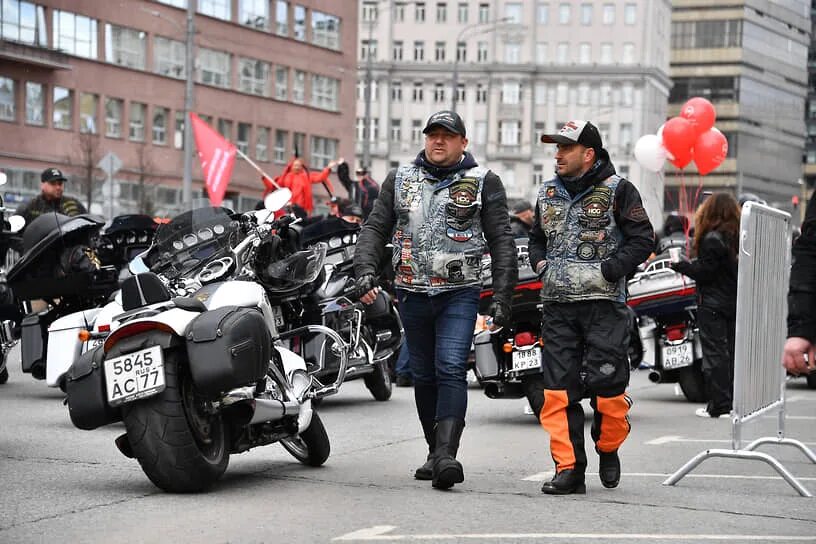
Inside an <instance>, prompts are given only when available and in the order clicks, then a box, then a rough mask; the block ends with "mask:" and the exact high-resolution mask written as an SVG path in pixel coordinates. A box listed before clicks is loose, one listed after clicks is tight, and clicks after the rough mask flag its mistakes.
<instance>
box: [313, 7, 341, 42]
mask: <svg viewBox="0 0 816 544" xmlns="http://www.w3.org/2000/svg"><path fill="white" fill-rule="evenodd" d="M312 43H313V44H315V45H317V46H320V47H327V48H328V49H340V18H339V17H336V16H334V15H329V14H328V13H323V12H322V11H316V10H313V11H312Z"/></svg>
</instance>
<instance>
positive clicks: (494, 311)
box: [487, 299, 513, 327]
mask: <svg viewBox="0 0 816 544" xmlns="http://www.w3.org/2000/svg"><path fill="white" fill-rule="evenodd" d="M487 315H489V316H491V317H492V318H493V323H494V324H495V325H496V326H497V327H509V326H510V324H511V322H512V320H513V309H512V308H511V307H510V305H509V304H507V303H505V302H502V301H500V300H495V299H494V300H493V301H492V302H491V303H490V306H488V307H487Z"/></svg>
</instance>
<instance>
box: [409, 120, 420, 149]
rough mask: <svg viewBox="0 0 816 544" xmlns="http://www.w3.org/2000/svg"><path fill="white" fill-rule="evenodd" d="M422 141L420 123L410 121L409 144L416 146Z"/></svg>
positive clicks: (418, 121)
mask: <svg viewBox="0 0 816 544" xmlns="http://www.w3.org/2000/svg"><path fill="white" fill-rule="evenodd" d="M421 141H422V121H421V120H419V119H412V120H411V143H412V144H418V143H419V142H421Z"/></svg>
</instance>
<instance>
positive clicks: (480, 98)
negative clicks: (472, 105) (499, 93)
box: [476, 83, 487, 104]
mask: <svg viewBox="0 0 816 544" xmlns="http://www.w3.org/2000/svg"><path fill="white" fill-rule="evenodd" d="M486 102H487V87H485V86H484V85H482V84H481V83H477V84H476V103H477V104H485V103H486Z"/></svg>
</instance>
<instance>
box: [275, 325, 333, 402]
mask: <svg viewBox="0 0 816 544" xmlns="http://www.w3.org/2000/svg"><path fill="white" fill-rule="evenodd" d="M306 334H323V335H326V336H328V337H329V338H331V339H332V340H333V341H334V345H335V346H336V347H337V351H338V352H339V353H338V355H339V356H340V368H339V369H338V371H337V378H336V379H335V380H334V382H333V383H331V384H329V385H324V384H323V383H322V382H321V381H320V380H318V379H317V378H316V377H315V374H316V373H318V372H320V371H321V370H323V367H324V358H325V353H326V350H325V349H323V350H321V352H320V357H318V359H317V364H316V365H315V368H313V369H312V370H311V371H309V375H310V376H311V378H312V382H314V383H316V384H317V385H318V388H317V389H315V390H314V391H312V392H311V393H309V394H308V395H307V396H308V397H311V398H320V397H325V396H327V395H333V394H335V393H337V391H339V389H340V385H342V383H343V380H345V378H346V368H347V367H348V353H349V344H347V343H346V342H345V341H344V340H343V337H342V336H340V335H339V334H337V332H336V331H333V330H332V329H330V328H328V327H324V326H323V325H304V326H302V327H298V328H296V329H292V330H291V331H286V332H282V333H280V334H278V335H277V336H275V337H274V338H272V343H273V344H274V343H276V342H279V341H282V340H289V339H291V338H295V337H299V336H304V335H306Z"/></svg>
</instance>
